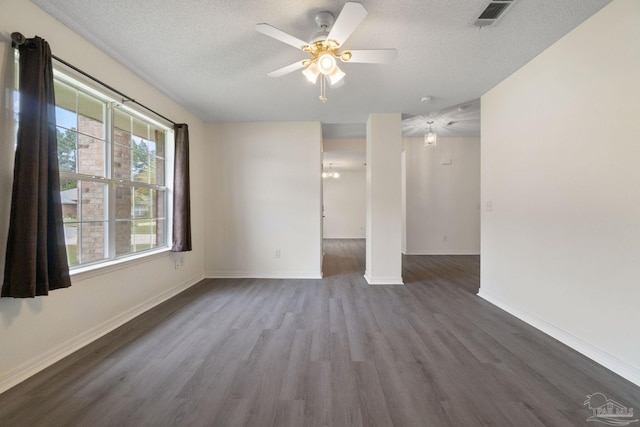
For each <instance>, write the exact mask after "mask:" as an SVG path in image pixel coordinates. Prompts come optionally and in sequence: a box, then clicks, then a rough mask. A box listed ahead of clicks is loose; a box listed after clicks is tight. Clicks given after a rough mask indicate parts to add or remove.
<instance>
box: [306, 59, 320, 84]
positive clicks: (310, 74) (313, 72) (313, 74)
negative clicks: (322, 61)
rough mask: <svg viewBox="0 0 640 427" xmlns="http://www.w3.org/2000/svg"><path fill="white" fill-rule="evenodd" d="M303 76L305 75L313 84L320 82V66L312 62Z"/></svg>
mask: <svg viewBox="0 0 640 427" xmlns="http://www.w3.org/2000/svg"><path fill="white" fill-rule="evenodd" d="M302 74H304V76H305V77H306V78H307V80H309V81H310V82H311V83H313V84H316V82H317V81H318V76H319V75H320V70H318V65H317V64H316V63H315V62H312V63H311V64H309V66H308V67H307V68H305V69H304V71H303V72H302Z"/></svg>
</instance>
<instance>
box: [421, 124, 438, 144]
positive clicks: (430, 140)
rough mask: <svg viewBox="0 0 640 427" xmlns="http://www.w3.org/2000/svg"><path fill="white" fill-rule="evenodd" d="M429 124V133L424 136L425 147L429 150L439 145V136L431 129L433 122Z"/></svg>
mask: <svg viewBox="0 0 640 427" xmlns="http://www.w3.org/2000/svg"><path fill="white" fill-rule="evenodd" d="M427 124H428V125H429V132H427V133H425V134H424V146H425V147H428V148H432V147H435V146H436V144H437V139H438V135H436V134H435V132H434V131H433V129H432V128H431V125H432V124H433V121H429V122H427Z"/></svg>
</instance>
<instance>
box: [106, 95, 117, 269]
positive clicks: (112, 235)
mask: <svg viewBox="0 0 640 427" xmlns="http://www.w3.org/2000/svg"><path fill="white" fill-rule="evenodd" d="M114 105H115V104H114V103H113V102H109V103H108V104H107V109H106V114H107V123H108V126H106V130H105V132H106V138H105V145H106V147H107V148H106V149H107V153H108V154H109V155H108V156H107V170H106V175H107V178H108V180H109V185H108V190H107V192H108V198H107V200H108V202H107V212H108V218H107V232H108V234H107V247H106V248H105V253H106V254H108V258H109V259H113V258H115V257H116V183H115V179H114V176H113V158H114V151H115V144H114V142H113V127H114V120H113V107H114Z"/></svg>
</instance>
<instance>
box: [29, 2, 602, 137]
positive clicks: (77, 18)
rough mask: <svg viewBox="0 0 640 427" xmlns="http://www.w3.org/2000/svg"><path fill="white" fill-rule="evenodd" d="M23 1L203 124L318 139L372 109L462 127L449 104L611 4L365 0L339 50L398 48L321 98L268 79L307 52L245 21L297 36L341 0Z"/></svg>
mask: <svg viewBox="0 0 640 427" xmlns="http://www.w3.org/2000/svg"><path fill="white" fill-rule="evenodd" d="M33 2H34V3H35V4H37V5H38V6H39V7H41V8H42V9H44V10H45V11H46V12H48V13H49V14H51V15H53V16H54V17H55V18H57V19H58V20H60V21H61V22H63V23H64V24H65V25H67V26H69V27H70V28H71V29H73V30H75V31H76V32H78V33H79V34H81V35H82V36H83V37H85V38H86V39H88V40H89V41H91V42H92V43H94V44H95V45H96V46H98V47H99V48H100V49H102V50H104V51H105V52H107V53H109V54H110V55H111V56H112V57H113V58H115V59H116V60H117V61H119V62H120V63H122V64H125V65H126V66H127V67H129V68H130V69H131V70H132V71H134V72H135V73H137V74H138V75H140V76H141V77H143V78H144V79H145V80H147V81H149V82H150V83H151V84H153V85H154V86H156V87H157V88H158V89H159V90H161V91H162V92H164V93H166V94H167V95H169V96H170V97H171V98H173V99H174V100H176V101H177V102H179V103H180V104H182V105H184V106H185V107H186V108H187V109H188V110H189V111H191V112H192V113H194V114H195V115H197V116H198V117H200V118H201V119H203V120H205V121H266V120H268V121H289V120H293V121H298V120H313V121H321V122H322V123H323V130H324V133H325V136H331V137H350V136H351V137H356V136H364V129H365V127H364V123H365V122H366V120H367V118H368V116H369V114H371V113H380V112H385V113H387V112H397V113H402V114H403V117H405V118H406V120H405V123H404V124H405V126H404V129H405V134H407V135H408V133H407V132H417V131H416V129H418V128H419V127H420V124H421V123H423V122H424V119H422V118H412V117H413V116H425V117H427V118H428V117H430V115H431V114H436V115H438V116H445V115H446V114H449V115H451V114H454V115H455V114H457V113H460V114H458V116H459V120H458V122H459V123H466V125H465V127H462V126H461V125H458V126H455V125H450V126H449V127H448V129H446V128H445V130H446V131H447V132H449V134H450V135H451V136H462V135H463V134H468V135H472V134H473V131H471V130H470V127H471V122H472V121H473V120H474V119H473V118H470V117H467V116H469V114H467V115H466V116H465V114H462V113H464V112H458V111H457V110H456V106H460V105H464V104H465V103H470V102H475V103H476V104H474V105H476V107H477V108H476V107H474V108H476V110H477V111H476V113H477V114H478V117H479V105H478V104H477V99H478V98H479V97H480V96H481V95H483V94H484V93H485V92H486V91H488V90H489V89H491V88H492V87H493V86H495V85H496V84H497V83H499V82H500V81H501V80H503V79H504V78H505V77H507V76H508V75H510V74H511V73H513V72H514V71H515V70H517V69H518V68H520V67H521V66H523V65H524V64H525V63H527V62H528V61H529V60H531V59H532V58H533V57H535V56H536V55H538V54H539V53H540V52H542V51H543V50H544V49H545V48H547V47H548V46H550V45H551V44H552V43H554V42H555V41H556V40H558V39H559V38H560V37H562V36H563V35H565V34H566V33H568V32H569V31H571V30H572V29H573V28H575V27H576V26H577V25H579V24H580V23H581V22H583V21H584V20H585V19H587V18H588V17H589V16H591V15H593V14H594V13H595V12H597V11H598V10H599V9H601V8H602V7H603V6H605V5H606V4H608V3H609V2H610V0H562V1H557V0H553V1H552V0H519V1H516V3H515V4H514V5H513V7H511V8H510V10H509V11H508V12H507V14H506V15H505V16H504V18H502V19H501V20H500V22H499V23H498V24H497V25H496V26H494V27H490V28H482V29H479V28H477V27H474V26H472V25H471V22H472V21H473V20H474V19H475V18H477V16H478V15H479V14H480V12H481V11H482V10H483V9H484V7H485V6H486V5H487V4H488V1H487V0H447V1H443V0H395V1H388V0H363V1H362V4H363V5H364V6H365V7H366V9H367V10H368V12H369V14H368V16H367V17H366V18H365V20H364V21H363V22H362V24H360V26H359V27H358V28H357V29H356V30H355V32H354V33H353V35H352V36H351V37H350V38H349V39H348V40H347V41H346V43H345V44H344V47H345V48H351V49H373V48H396V49H397V50H398V57H397V58H396V60H395V61H394V62H393V63H392V64H390V65H371V64H342V65H341V67H342V69H343V70H344V71H345V72H346V73H347V75H346V77H345V83H346V84H345V85H344V86H342V87H341V88H337V89H329V90H328V94H327V96H328V101H327V102H326V103H322V102H320V101H319V100H318V94H319V88H318V86H314V85H312V84H310V83H308V82H307V81H306V80H305V79H304V77H303V76H302V74H301V72H299V71H298V72H294V73H292V74H289V75H286V76H284V77H279V78H271V77H268V76H267V75H266V74H267V73H268V72H270V71H274V70H276V69H278V68H281V67H283V66H285V65H288V64H291V63H292V62H295V61H296V60H302V59H305V58H306V57H307V56H306V54H305V53H303V52H302V51H300V50H297V49H295V48H293V47H291V46H288V45H286V44H283V43H281V42H278V41H277V40H274V39H271V38H269V37H267V36H265V35H263V34H260V33H258V32H257V31H256V30H255V24H256V23H260V22H267V23H269V24H271V25H273V26H275V27H277V28H280V29H281V30H283V31H285V32H287V33H290V34H292V35H294V36H296V37H298V38H301V39H304V40H306V39H308V38H309V36H311V34H313V33H314V32H315V31H316V30H317V27H316V25H315V23H314V16H315V14H316V13H317V12H319V11H322V10H327V11H330V12H331V13H333V14H334V16H337V15H338V14H339V12H340V10H341V9H342V6H343V4H344V1H334V0H316V1H313V2H309V1H304V2H303V1H299V0H274V1H264V0H262V1H257V0H248V1H236V0H234V1H230V0H208V1H202V0H181V1H179V2H178V1H169V0H162V1H158V0H136V1H135V2H134V1H130V0H110V1H104V0H33ZM42 36H44V37H46V34H43V35H42ZM54 53H55V52H54ZM108 83H110V84H112V85H115V86H116V87H117V82H108ZM132 95H135V94H132ZM424 96H431V97H433V101H432V102H431V103H423V102H421V98H422V97H424ZM142 102H144V101H143V100H142ZM444 113H446V114H444ZM450 121H451V120H450ZM454 121H455V120H454ZM476 122H477V124H476V129H475V132H476V133H475V134H476V135H477V134H479V120H476ZM456 129H459V130H460V133H459V134H456ZM422 131H423V132H424V128H423V130H422ZM470 132H471V133H470Z"/></svg>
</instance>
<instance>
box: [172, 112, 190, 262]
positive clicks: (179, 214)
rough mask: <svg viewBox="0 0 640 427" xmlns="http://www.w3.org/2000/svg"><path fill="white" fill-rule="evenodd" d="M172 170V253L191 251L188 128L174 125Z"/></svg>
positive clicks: (184, 125)
mask: <svg viewBox="0 0 640 427" xmlns="http://www.w3.org/2000/svg"><path fill="white" fill-rule="evenodd" d="M173 130H174V136H175V153H176V154H175V161H174V168H173V247H172V248H171V250H172V251H173V252H187V251H190V250H191V195H190V190H189V126H187V125H186V124H184V123H183V124H176V125H175V126H174V127H173Z"/></svg>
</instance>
